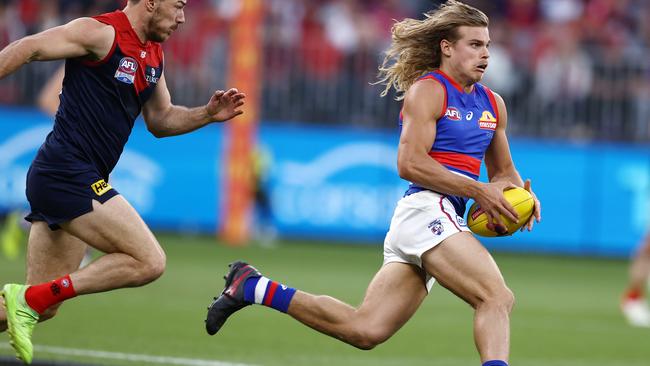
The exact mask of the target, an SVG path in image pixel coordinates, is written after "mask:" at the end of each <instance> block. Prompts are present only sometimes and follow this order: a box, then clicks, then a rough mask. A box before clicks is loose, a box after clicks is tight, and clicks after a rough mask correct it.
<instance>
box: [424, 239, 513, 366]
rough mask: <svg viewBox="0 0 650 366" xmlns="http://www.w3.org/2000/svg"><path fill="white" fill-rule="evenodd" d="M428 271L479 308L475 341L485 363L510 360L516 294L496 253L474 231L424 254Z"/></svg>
mask: <svg viewBox="0 0 650 366" xmlns="http://www.w3.org/2000/svg"><path fill="white" fill-rule="evenodd" d="M422 262H423V264H424V268H425V270H426V271H427V272H428V273H429V274H430V275H432V276H433V277H434V278H436V279H437V280H438V282H440V284H441V285H442V286H444V287H445V288H447V289H449V290H450V291H451V292H453V293H454V294H456V295H457V296H459V297H460V298H462V299H463V300H465V301H466V302H467V303H469V304H470V305H471V306H472V307H473V308H474V309H475V315H474V341H475V343H476V348H477V349H478V351H479V354H480V355H481V360H482V362H485V361H488V360H503V361H506V362H507V360H508V355H509V349H510V311H511V310H512V306H513V304H514V296H513V294H512V292H511V291H510V290H509V289H508V287H506V284H505V282H504V280H503V276H502V275H501V272H500V271H499V268H498V267H497V265H496V263H495V262H494V260H493V259H492V256H491V255H490V253H488V251H487V250H486V249H485V248H484V247H483V246H482V245H481V243H479V242H478V240H476V238H474V236H473V235H472V234H470V233H467V232H463V233H458V234H455V235H452V236H451V237H449V238H447V239H445V240H444V241H443V242H442V243H440V244H439V245H438V246H436V247H435V248H433V249H431V250H429V251H427V252H425V253H424V255H423V256H422Z"/></svg>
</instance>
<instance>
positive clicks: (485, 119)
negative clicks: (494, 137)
mask: <svg viewBox="0 0 650 366" xmlns="http://www.w3.org/2000/svg"><path fill="white" fill-rule="evenodd" d="M478 127H479V128H481V129H484V130H492V131H494V130H496V128H497V119H496V118H494V116H493V115H492V113H490V111H483V114H481V118H480V119H479V120H478Z"/></svg>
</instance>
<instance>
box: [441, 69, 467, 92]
mask: <svg viewBox="0 0 650 366" xmlns="http://www.w3.org/2000/svg"><path fill="white" fill-rule="evenodd" d="M440 71H442V72H443V73H444V74H445V75H447V77H448V78H450V79H451V80H453V81H454V82H455V83H456V85H457V86H459V87H461V88H462V89H463V91H464V92H465V93H471V92H472V91H473V90H474V84H475V83H474V82H473V81H470V80H466V79H464V78H463V77H461V75H460V73H459V72H457V71H456V70H454V69H452V68H450V67H448V66H447V65H442V66H440Z"/></svg>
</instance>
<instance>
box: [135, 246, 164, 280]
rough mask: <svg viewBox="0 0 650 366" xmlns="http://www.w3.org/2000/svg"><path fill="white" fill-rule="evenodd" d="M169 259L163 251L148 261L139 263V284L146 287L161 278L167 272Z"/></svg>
mask: <svg viewBox="0 0 650 366" xmlns="http://www.w3.org/2000/svg"><path fill="white" fill-rule="evenodd" d="M166 265H167V257H166V256H165V253H163V252H162V251H161V252H160V253H156V254H155V255H150V256H149V257H147V259H146V260H143V261H142V262H140V263H139V268H138V279H137V280H136V281H137V284H138V285H139V286H143V285H146V284H148V283H150V282H153V281H155V280H156V279H158V278H160V276H162V274H163V273H164V272H165V267H166Z"/></svg>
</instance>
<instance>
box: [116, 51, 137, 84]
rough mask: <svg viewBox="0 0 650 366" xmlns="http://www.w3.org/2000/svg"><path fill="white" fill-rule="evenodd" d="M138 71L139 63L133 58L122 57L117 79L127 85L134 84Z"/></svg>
mask: <svg viewBox="0 0 650 366" xmlns="http://www.w3.org/2000/svg"><path fill="white" fill-rule="evenodd" d="M137 70H138V62H137V61H136V60H135V59H134V58H132V57H122V59H121V60H120V63H119V66H118V67H117V71H115V78H116V79H117V80H119V81H121V82H123V83H126V84H133V81H134V80H135V72H136V71H137Z"/></svg>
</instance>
